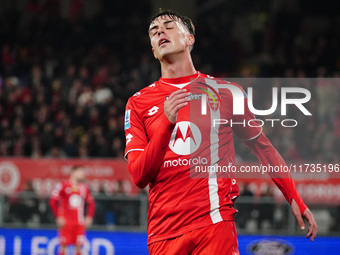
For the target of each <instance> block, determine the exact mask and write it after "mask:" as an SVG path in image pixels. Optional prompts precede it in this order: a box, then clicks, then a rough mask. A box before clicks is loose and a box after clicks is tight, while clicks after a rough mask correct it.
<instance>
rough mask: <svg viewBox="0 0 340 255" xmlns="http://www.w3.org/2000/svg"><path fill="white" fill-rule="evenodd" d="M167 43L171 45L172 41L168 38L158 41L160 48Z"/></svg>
mask: <svg viewBox="0 0 340 255" xmlns="http://www.w3.org/2000/svg"><path fill="white" fill-rule="evenodd" d="M167 43H170V41H169V40H168V39H166V38H161V39H159V40H158V46H162V45H166V44H167Z"/></svg>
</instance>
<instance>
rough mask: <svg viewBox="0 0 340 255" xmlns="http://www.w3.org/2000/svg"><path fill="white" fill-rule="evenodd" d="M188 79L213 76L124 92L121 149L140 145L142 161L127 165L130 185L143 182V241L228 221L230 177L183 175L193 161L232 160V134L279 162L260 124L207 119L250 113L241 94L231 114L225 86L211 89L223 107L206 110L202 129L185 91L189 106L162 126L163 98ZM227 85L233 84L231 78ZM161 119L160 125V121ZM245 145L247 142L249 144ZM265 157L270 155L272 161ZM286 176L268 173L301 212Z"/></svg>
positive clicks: (233, 193) (196, 101)
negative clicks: (240, 104)
mask: <svg viewBox="0 0 340 255" xmlns="http://www.w3.org/2000/svg"><path fill="white" fill-rule="evenodd" d="M195 79H202V80H205V83H209V82H210V83H211V82H216V80H215V79H212V78H211V77H209V76H207V75H205V74H201V73H199V72H197V73H196V74H194V75H190V76H186V77H180V78H173V79H164V78H160V80H159V81H157V82H155V83H153V84H151V85H150V86H148V87H146V88H144V89H142V90H141V91H140V92H137V93H136V94H135V95H134V96H132V97H131V98H130V99H129V101H128V103H127V106H126V113H125V133H126V151H125V156H129V155H128V154H129V153H130V152H132V151H144V150H147V151H148V153H144V154H143V157H144V158H142V159H140V162H143V163H140V164H138V165H137V164H135V165H133V166H132V165H131V166H129V171H130V174H131V176H132V179H133V181H134V182H135V184H137V185H138V186H139V187H141V188H144V187H145V186H146V185H148V184H149V213H148V244H151V243H153V242H157V241H161V240H165V239H170V238H173V237H176V236H179V235H182V234H184V233H186V232H188V231H190V230H194V229H198V228H201V227H205V226H208V225H211V224H215V223H217V222H220V221H225V220H234V214H235V212H236V210H235V209H234V205H233V202H234V200H235V199H236V198H237V196H238V194H239V190H238V186H237V184H236V180H235V179H234V177H233V176H230V178H219V177H221V176H219V175H218V174H215V175H214V173H212V174H211V175H210V173H209V176H207V177H208V178H191V177H192V176H191V175H190V174H191V172H190V168H191V169H192V168H193V166H194V165H195V164H200V165H207V166H212V165H220V166H228V165H230V164H232V165H234V164H235V151H234V144H233V133H235V134H236V135H237V136H239V138H241V139H242V140H245V141H251V140H252V139H254V140H256V141H257V144H260V146H263V149H261V148H258V147H256V146H258V145H254V148H252V147H250V149H251V150H253V152H254V153H255V154H256V156H257V157H258V158H259V160H260V162H261V163H262V164H272V165H274V164H282V165H283V164H285V163H284V161H283V159H282V158H281V156H280V155H279V154H278V153H277V151H276V150H275V148H274V147H273V146H272V145H271V143H270V142H269V140H268V139H267V138H266V137H265V136H264V134H263V132H262V129H261V128H260V127H255V128H254V127H249V126H245V127H244V126H243V125H235V126H233V127H231V126H230V125H221V126H220V127H218V128H213V127H212V126H210V123H211V117H212V114H214V116H215V117H216V116H217V118H220V119H228V120H230V119H232V120H233V121H235V122H243V121H245V122H246V123H247V122H248V121H249V120H252V119H255V117H254V115H253V114H252V113H251V112H250V111H249V109H248V107H247V98H245V100H244V110H245V113H244V114H243V115H238V116H236V115H233V112H232V111H233V105H232V103H233V98H232V95H231V92H230V90H228V89H225V90H224V91H222V90H221V91H219V92H220V93H219V94H220V95H221V98H222V101H221V102H223V107H219V109H217V108H216V109H214V110H209V113H208V116H207V118H208V119H207V121H206V122H207V123H208V125H203V128H202V121H203V122H205V119H203V120H202V117H201V116H200V117H198V118H195V117H194V116H190V108H191V107H192V108H198V109H200V107H201V102H200V100H201V98H199V97H197V98H195V95H193V94H192V95H191V101H190V103H189V105H187V106H185V107H183V108H181V109H180V110H179V111H178V116H177V121H176V125H175V124H172V126H171V125H169V123H170V122H169V120H168V119H167V118H166V116H165V114H164V112H163V105H164V101H165V100H166V98H167V97H169V96H170V94H171V93H172V92H174V91H176V90H178V89H182V88H184V89H187V91H189V90H190V84H191V83H192V82H193V81H194V80H195ZM209 80H210V81H209ZM222 83H223V82H222ZM224 83H225V82H224ZM230 85H232V86H237V87H238V88H240V87H239V86H238V85H236V84H230ZM215 106H216V105H215ZM209 109H210V108H209ZM162 125H165V126H166V128H160V127H163V126H162ZM160 130H161V132H164V135H163V137H164V138H162V136H160V134H159V132H160ZM161 135H162V134H161ZM160 137H161V138H160ZM168 137H169V138H168ZM155 138H156V139H155ZM157 139H158V140H157ZM247 145H248V146H251V145H250V144H249V143H247ZM255 147H256V148H255ZM160 148H166V152H165V155H164V157H163V156H159V151H160ZM193 152H195V153H193ZM146 154H148V155H146ZM268 154H270V155H268ZM141 157H142V154H141ZM147 157H148V160H146V158H147ZM270 159H275V162H271V161H270ZM160 163H161V164H160ZM129 164H130V160H129ZM154 165H160V168H159V169H153V168H154ZM216 177H217V178H216ZM224 177H225V176H224ZM287 177H288V178H286V179H283V178H278V179H273V180H274V182H275V183H276V185H277V186H278V187H279V188H280V189H281V191H282V192H283V194H284V196H285V197H286V199H287V200H288V201H291V199H295V201H297V203H298V205H299V207H300V210H301V212H303V211H304V210H305V209H306V208H307V207H306V205H305V204H304V203H303V201H302V200H301V197H300V195H299V194H298V192H297V191H296V186H295V184H294V182H293V181H292V179H291V178H290V176H287Z"/></svg>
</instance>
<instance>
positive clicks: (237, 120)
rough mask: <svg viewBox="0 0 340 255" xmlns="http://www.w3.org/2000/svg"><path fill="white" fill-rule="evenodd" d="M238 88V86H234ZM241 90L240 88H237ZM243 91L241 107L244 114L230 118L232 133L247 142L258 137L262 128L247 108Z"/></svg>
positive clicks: (246, 97) (246, 100)
mask: <svg viewBox="0 0 340 255" xmlns="http://www.w3.org/2000/svg"><path fill="white" fill-rule="evenodd" d="M235 86H238V85H235ZM238 87H239V88H240V89H242V87H241V86H238ZM242 91H243V96H244V100H243V106H244V114H241V115H236V114H235V115H233V117H232V128H233V131H234V133H235V134H236V135H237V136H238V137H239V138H240V139H241V140H242V141H249V140H252V139H255V138H256V137H258V136H259V135H260V134H261V132H262V127H261V125H260V123H259V121H257V120H255V119H256V117H255V116H254V114H253V113H252V112H251V111H250V110H249V108H248V96H247V94H246V93H245V91H244V90H243V89H242Z"/></svg>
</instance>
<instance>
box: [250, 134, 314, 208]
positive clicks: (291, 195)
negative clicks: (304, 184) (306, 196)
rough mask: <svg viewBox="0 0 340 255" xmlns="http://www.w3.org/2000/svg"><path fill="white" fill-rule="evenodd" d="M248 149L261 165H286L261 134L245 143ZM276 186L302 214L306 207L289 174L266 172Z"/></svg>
mask: <svg viewBox="0 0 340 255" xmlns="http://www.w3.org/2000/svg"><path fill="white" fill-rule="evenodd" d="M245 144H246V145H247V146H248V148H249V149H250V150H251V151H252V152H253V153H254V154H255V155H256V157H257V158H258V160H259V161H260V163H261V164H262V165H266V166H268V165H271V166H285V165H286V163H285V161H284V160H283V158H282V157H281V155H280V153H279V152H278V151H277V150H276V149H275V148H274V146H273V145H272V144H271V142H270V141H269V140H268V138H267V137H266V136H265V135H264V134H263V133H261V135H260V136H259V137H258V138H257V139H254V140H250V141H247V142H245ZM268 174H269V176H270V177H271V178H272V180H273V181H274V183H275V184H276V186H277V187H278V188H279V189H280V190H281V192H282V194H283V195H284V196H285V198H286V200H287V201H288V202H289V204H290V203H291V201H292V199H294V200H295V201H296V202H297V204H298V206H299V209H300V211H301V213H303V212H304V211H305V210H306V209H307V206H306V205H305V203H304V202H303V200H302V199H301V197H300V194H299V193H298V191H297V189H296V185H295V182H294V180H293V179H292V176H291V174H290V173H289V172H283V171H282V172H278V173H272V172H268Z"/></svg>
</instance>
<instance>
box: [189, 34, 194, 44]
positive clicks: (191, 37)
mask: <svg viewBox="0 0 340 255" xmlns="http://www.w3.org/2000/svg"><path fill="white" fill-rule="evenodd" d="M187 42H188V46H192V45H193V44H194V43H195V36H193V35H192V34H189V35H188V36H187Z"/></svg>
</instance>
